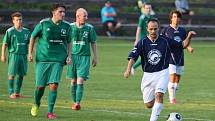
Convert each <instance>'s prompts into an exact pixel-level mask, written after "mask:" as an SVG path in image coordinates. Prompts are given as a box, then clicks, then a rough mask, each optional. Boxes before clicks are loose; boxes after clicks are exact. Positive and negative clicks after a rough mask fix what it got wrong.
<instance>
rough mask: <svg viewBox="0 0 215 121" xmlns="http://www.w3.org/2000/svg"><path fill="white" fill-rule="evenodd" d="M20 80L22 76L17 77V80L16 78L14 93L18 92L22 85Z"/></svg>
mask: <svg viewBox="0 0 215 121" xmlns="http://www.w3.org/2000/svg"><path fill="white" fill-rule="evenodd" d="M22 81H23V77H19V78H18V79H17V80H16V89H15V92H16V93H20V89H21V87H22Z"/></svg>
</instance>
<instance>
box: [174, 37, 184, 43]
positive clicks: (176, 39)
mask: <svg viewBox="0 0 215 121" xmlns="http://www.w3.org/2000/svg"><path fill="white" fill-rule="evenodd" d="M174 40H175V41H177V42H181V41H182V40H181V37H180V36H175V37H174Z"/></svg>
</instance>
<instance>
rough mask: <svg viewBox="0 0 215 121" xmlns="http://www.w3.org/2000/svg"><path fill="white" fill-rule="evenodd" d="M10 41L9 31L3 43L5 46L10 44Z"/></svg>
mask: <svg viewBox="0 0 215 121" xmlns="http://www.w3.org/2000/svg"><path fill="white" fill-rule="evenodd" d="M9 40H10V33H9V32H8V31H6V33H5V35H4V37H3V43H4V44H9V42H10V41H9Z"/></svg>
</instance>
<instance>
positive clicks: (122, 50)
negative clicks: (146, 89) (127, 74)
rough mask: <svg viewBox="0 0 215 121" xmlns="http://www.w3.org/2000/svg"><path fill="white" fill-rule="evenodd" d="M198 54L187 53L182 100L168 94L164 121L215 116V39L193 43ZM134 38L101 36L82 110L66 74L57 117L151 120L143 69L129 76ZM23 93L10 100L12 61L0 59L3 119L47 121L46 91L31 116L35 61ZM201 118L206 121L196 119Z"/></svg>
mask: <svg viewBox="0 0 215 121" xmlns="http://www.w3.org/2000/svg"><path fill="white" fill-rule="evenodd" d="M192 44H193V45H192V46H193V47H194V49H195V52H194V54H193V55H190V54H188V53H187V52H185V56H186V57H185V63H186V66H185V74H184V75H183V77H182V79H181V83H180V89H179V91H178V93H177V99H178V100H177V101H178V102H177V104H176V105H171V104H169V103H168V98H167V96H165V98H164V109H163V111H162V112H161V116H160V118H159V121H165V119H166V116H167V115H168V114H169V113H170V112H179V113H180V114H182V116H183V117H184V121H211V120H215V115H214V112H215V94H214V76H213V75H214V71H215V69H214V67H215V63H214V62H215V58H214V50H215V43H214V42H199V41H198V42H193V43H192ZM132 45H133V42H130V41H126V40H111V39H109V40H107V39H101V38H99V39H98V55H99V58H98V65H97V67H96V68H91V74H90V80H88V81H87V82H86V83H85V91H84V98H83V101H82V109H81V110H80V111H72V110H71V108H70V106H71V104H72V101H71V99H70V93H69V85H70V81H69V80H66V79H65V71H64V73H63V76H62V77H63V78H62V82H61V84H60V86H59V90H58V98H57V103H56V107H55V113H56V114H57V116H58V117H57V119H56V121H148V120H149V116H150V114H151V110H149V109H146V108H145V107H144V105H143V101H142V96H141V92H140V80H141V77H142V72H141V69H138V70H137V71H136V73H135V76H133V77H131V78H129V79H124V78H123V72H124V70H125V68H126V66H127V60H126V57H127V54H128V51H129V50H130V49H131V48H132ZM29 66H30V67H29V72H28V75H27V76H26V78H25V80H24V83H23V88H22V94H23V95H26V96H29V97H28V98H22V99H16V100H11V99H9V98H8V95H7V70H6V68H7V64H3V63H0V75H1V76H0V117H1V118H0V121H46V120H47V119H46V114H47V93H48V88H47V89H46V94H44V96H43V98H42V106H41V108H40V111H39V115H38V117H31V115H30V109H31V105H32V103H33V92H34V65H33V64H29ZM197 119H202V120H197Z"/></svg>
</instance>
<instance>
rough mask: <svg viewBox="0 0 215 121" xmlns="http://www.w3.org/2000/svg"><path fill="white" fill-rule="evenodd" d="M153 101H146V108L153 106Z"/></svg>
mask: <svg viewBox="0 0 215 121" xmlns="http://www.w3.org/2000/svg"><path fill="white" fill-rule="evenodd" d="M153 105H154V104H153V103H145V106H146V108H152V107H153Z"/></svg>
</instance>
